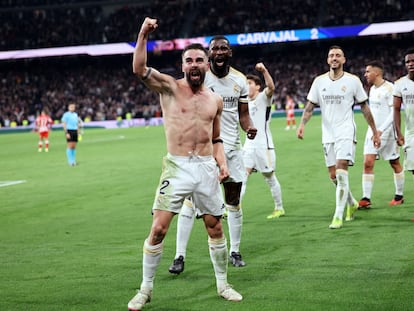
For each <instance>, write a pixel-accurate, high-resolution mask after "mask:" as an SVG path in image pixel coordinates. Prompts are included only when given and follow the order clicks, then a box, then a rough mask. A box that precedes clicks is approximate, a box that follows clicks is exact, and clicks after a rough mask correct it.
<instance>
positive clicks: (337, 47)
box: [328, 45, 345, 56]
mask: <svg viewBox="0 0 414 311" xmlns="http://www.w3.org/2000/svg"><path fill="white" fill-rule="evenodd" d="M333 49H338V50H341V51H342V53H343V54H344V56H345V51H344V49H343V48H342V47H340V46H339V45H331V46H330V47H329V49H328V51H330V50H333Z"/></svg>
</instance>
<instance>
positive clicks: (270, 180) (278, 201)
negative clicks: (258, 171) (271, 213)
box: [264, 173, 283, 211]
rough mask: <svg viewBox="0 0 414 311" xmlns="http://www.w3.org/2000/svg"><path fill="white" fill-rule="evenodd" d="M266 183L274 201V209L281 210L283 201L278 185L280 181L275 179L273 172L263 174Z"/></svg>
mask: <svg viewBox="0 0 414 311" xmlns="http://www.w3.org/2000/svg"><path fill="white" fill-rule="evenodd" d="M264 178H265V180H266V182H267V184H268V185H269V188H270V192H271V194H272V197H273V201H274V202H275V209H276V210H281V211H282V210H283V202H282V189H281V187H280V183H279V181H278V180H277V177H276V175H275V174H274V173H273V174H272V175H271V176H264Z"/></svg>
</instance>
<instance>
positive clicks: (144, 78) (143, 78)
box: [141, 67, 152, 81]
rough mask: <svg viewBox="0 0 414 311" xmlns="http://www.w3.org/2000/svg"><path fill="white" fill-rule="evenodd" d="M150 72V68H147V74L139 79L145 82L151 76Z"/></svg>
mask: <svg viewBox="0 0 414 311" xmlns="http://www.w3.org/2000/svg"><path fill="white" fill-rule="evenodd" d="M151 71H152V68H151V67H149V68H148V69H147V72H146V73H145V75H144V76H143V77H142V78H141V79H142V81H145V80H147V79H148V77H149V76H150V75H151Z"/></svg>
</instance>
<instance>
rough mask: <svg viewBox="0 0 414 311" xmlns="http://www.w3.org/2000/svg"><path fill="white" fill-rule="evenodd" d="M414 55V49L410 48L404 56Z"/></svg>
mask: <svg viewBox="0 0 414 311" xmlns="http://www.w3.org/2000/svg"><path fill="white" fill-rule="evenodd" d="M408 54H414V47H411V48H408V49H407V51H405V54H404V55H408Z"/></svg>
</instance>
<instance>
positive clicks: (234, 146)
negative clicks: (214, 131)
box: [204, 67, 248, 150]
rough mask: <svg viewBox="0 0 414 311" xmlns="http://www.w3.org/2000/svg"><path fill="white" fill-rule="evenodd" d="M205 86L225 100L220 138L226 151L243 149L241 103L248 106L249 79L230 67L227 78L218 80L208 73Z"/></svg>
mask: <svg viewBox="0 0 414 311" xmlns="http://www.w3.org/2000/svg"><path fill="white" fill-rule="evenodd" d="M204 84H205V85H206V86H207V87H208V88H209V89H211V90H212V91H213V92H215V93H217V94H219V95H220V96H221V97H222V98H223V113H222V115H221V130H220V137H221V139H223V142H224V149H225V150H239V149H240V148H241V141H240V126H239V108H238V105H239V101H240V102H241V103H242V104H245V105H247V95H248V87H247V79H246V76H245V75H244V74H242V73H241V72H240V71H238V70H236V69H234V68H233V67H230V71H229V73H228V74H227V76H225V77H223V78H218V77H217V76H215V75H214V74H213V73H212V72H211V71H208V72H207V73H206V78H205V81H204Z"/></svg>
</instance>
